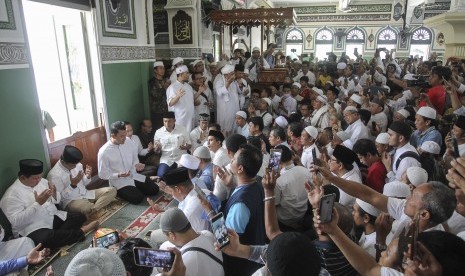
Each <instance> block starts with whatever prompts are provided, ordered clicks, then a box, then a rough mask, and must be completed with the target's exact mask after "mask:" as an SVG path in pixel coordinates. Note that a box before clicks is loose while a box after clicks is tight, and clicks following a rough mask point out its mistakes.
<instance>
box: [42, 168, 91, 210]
mask: <svg viewBox="0 0 465 276" xmlns="http://www.w3.org/2000/svg"><path fill="white" fill-rule="evenodd" d="M80 171H84V169H83V167H82V164H81V163H77V164H76V167H75V168H74V169H72V170H68V169H67V168H65V166H63V164H62V163H61V160H59V161H58V162H57V163H56V164H55V166H53V168H52V169H51V170H50V172H49V173H48V175H47V179H48V181H49V182H50V183H52V184H54V185H55V187H57V192H58V193H60V194H61V202H60V206H61V208H62V209H64V208H66V206H67V205H68V204H69V203H70V202H71V201H73V200H76V199H95V191H94V190H87V189H86V185H87V184H89V183H90V179H89V178H87V175H83V177H82V179H81V181H79V183H78V184H77V186H76V187H75V188H73V187H72V186H71V180H70V178H69V177H70V176H72V177H73V178H74V177H76V176H77V175H78V173H79V172H80Z"/></svg>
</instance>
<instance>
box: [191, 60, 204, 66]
mask: <svg viewBox="0 0 465 276" xmlns="http://www.w3.org/2000/svg"><path fill="white" fill-rule="evenodd" d="M199 62H202V63H203V60H201V59H197V60H194V62H192V65H194V66H196V65H197V63H199Z"/></svg>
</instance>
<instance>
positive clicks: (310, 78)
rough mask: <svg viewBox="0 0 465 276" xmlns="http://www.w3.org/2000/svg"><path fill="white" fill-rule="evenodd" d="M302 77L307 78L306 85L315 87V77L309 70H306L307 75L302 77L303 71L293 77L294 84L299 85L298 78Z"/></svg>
mask: <svg viewBox="0 0 465 276" xmlns="http://www.w3.org/2000/svg"><path fill="white" fill-rule="evenodd" d="M303 76H307V77H308V84H311V85H315V82H316V77H315V74H313V72H312V71H310V70H308V72H307V74H305V75H304V72H303V71H299V73H298V74H297V76H295V77H294V82H298V83H300V78H301V77H303Z"/></svg>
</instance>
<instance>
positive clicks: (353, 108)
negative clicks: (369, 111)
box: [344, 105, 358, 112]
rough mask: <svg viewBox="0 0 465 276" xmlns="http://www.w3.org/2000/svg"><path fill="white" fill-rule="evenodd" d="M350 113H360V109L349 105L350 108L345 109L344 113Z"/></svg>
mask: <svg viewBox="0 0 465 276" xmlns="http://www.w3.org/2000/svg"><path fill="white" fill-rule="evenodd" d="M348 111H353V112H358V109H357V108H356V107H355V106H351V105H349V106H348V107H346V108H345V109H344V112H348Z"/></svg>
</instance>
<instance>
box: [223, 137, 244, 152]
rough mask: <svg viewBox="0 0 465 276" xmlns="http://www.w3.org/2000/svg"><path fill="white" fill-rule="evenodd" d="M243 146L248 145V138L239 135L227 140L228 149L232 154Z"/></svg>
mask: <svg viewBox="0 0 465 276" xmlns="http://www.w3.org/2000/svg"><path fill="white" fill-rule="evenodd" d="M243 144H247V138H245V137H244V136H243V135H240V134H237V133H235V134H233V135H231V136H229V137H228V139H226V148H227V149H228V150H230V151H232V152H237V151H238V150H239V147H240V146H242V145H243Z"/></svg>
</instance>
